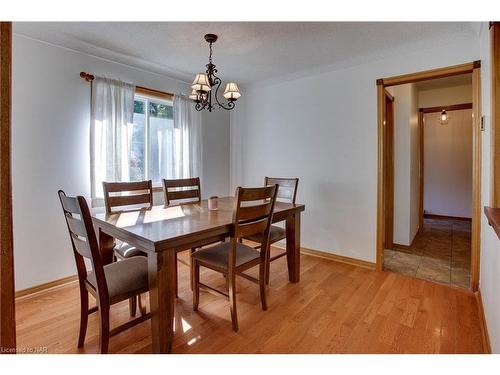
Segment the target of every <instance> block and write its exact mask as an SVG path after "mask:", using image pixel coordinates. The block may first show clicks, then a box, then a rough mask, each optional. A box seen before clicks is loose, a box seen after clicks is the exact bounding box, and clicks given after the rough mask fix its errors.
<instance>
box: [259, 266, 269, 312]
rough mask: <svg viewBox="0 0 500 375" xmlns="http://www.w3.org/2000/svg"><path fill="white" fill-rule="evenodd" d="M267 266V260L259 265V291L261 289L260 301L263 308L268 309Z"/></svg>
mask: <svg viewBox="0 0 500 375" xmlns="http://www.w3.org/2000/svg"><path fill="white" fill-rule="evenodd" d="M267 274H268V272H267V267H266V263H265V262H261V263H260V265H259V291H260V303H261V305H262V310H264V311H266V310H267V302H266V280H265V279H266V276H267Z"/></svg>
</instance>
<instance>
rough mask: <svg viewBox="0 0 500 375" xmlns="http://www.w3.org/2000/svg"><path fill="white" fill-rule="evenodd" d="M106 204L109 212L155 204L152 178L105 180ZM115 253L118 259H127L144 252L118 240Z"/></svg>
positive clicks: (103, 187)
mask: <svg viewBox="0 0 500 375" xmlns="http://www.w3.org/2000/svg"><path fill="white" fill-rule="evenodd" d="M102 190H103V192H104V205H105V207H106V212H107V213H112V212H113V210H114V209H116V208H119V209H121V210H123V209H126V208H127V207H132V208H137V207H140V206H146V207H152V206H153V186H152V182H151V180H148V181H138V182H103V183H102ZM114 254H115V256H116V257H117V258H118V259H126V258H130V257H133V256H137V255H145V253H144V252H142V251H140V250H139V249H137V248H136V247H135V246H131V245H129V244H128V243H126V242H122V241H116V243H115V247H114Z"/></svg>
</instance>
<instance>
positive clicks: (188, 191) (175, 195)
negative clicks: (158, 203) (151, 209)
mask: <svg viewBox="0 0 500 375" xmlns="http://www.w3.org/2000/svg"><path fill="white" fill-rule="evenodd" d="M163 196H164V198H165V205H166V206H172V205H176V204H180V203H199V202H201V184H200V178H199V177H193V178H179V179H168V180H167V179H163Z"/></svg>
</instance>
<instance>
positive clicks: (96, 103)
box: [90, 77, 135, 205]
mask: <svg viewBox="0 0 500 375" xmlns="http://www.w3.org/2000/svg"><path fill="white" fill-rule="evenodd" d="M134 93H135V86H134V85H132V84H130V83H125V82H121V81H118V80H114V79H109V78H102V77H96V78H95V79H94V81H93V82H92V107H91V124H90V158H91V159H90V170H91V174H92V175H91V194H92V200H93V203H95V199H99V198H102V197H103V192H102V181H128V180H129V168H130V164H129V156H130V152H129V150H130V142H131V136H132V127H133V117H134ZM98 204H99V203H97V205H98Z"/></svg>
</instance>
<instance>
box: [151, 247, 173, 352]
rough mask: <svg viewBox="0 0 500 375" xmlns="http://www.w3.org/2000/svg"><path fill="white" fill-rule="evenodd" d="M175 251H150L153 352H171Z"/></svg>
mask: <svg viewBox="0 0 500 375" xmlns="http://www.w3.org/2000/svg"><path fill="white" fill-rule="evenodd" d="M175 266H176V264H175V251H174V250H171V251H170V250H167V251H162V252H159V253H153V252H148V273H149V300H150V306H151V334H152V338H153V353H170V352H171V351H172V341H173V339H174V315H175V273H174V272H175V269H174V267H175Z"/></svg>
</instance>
